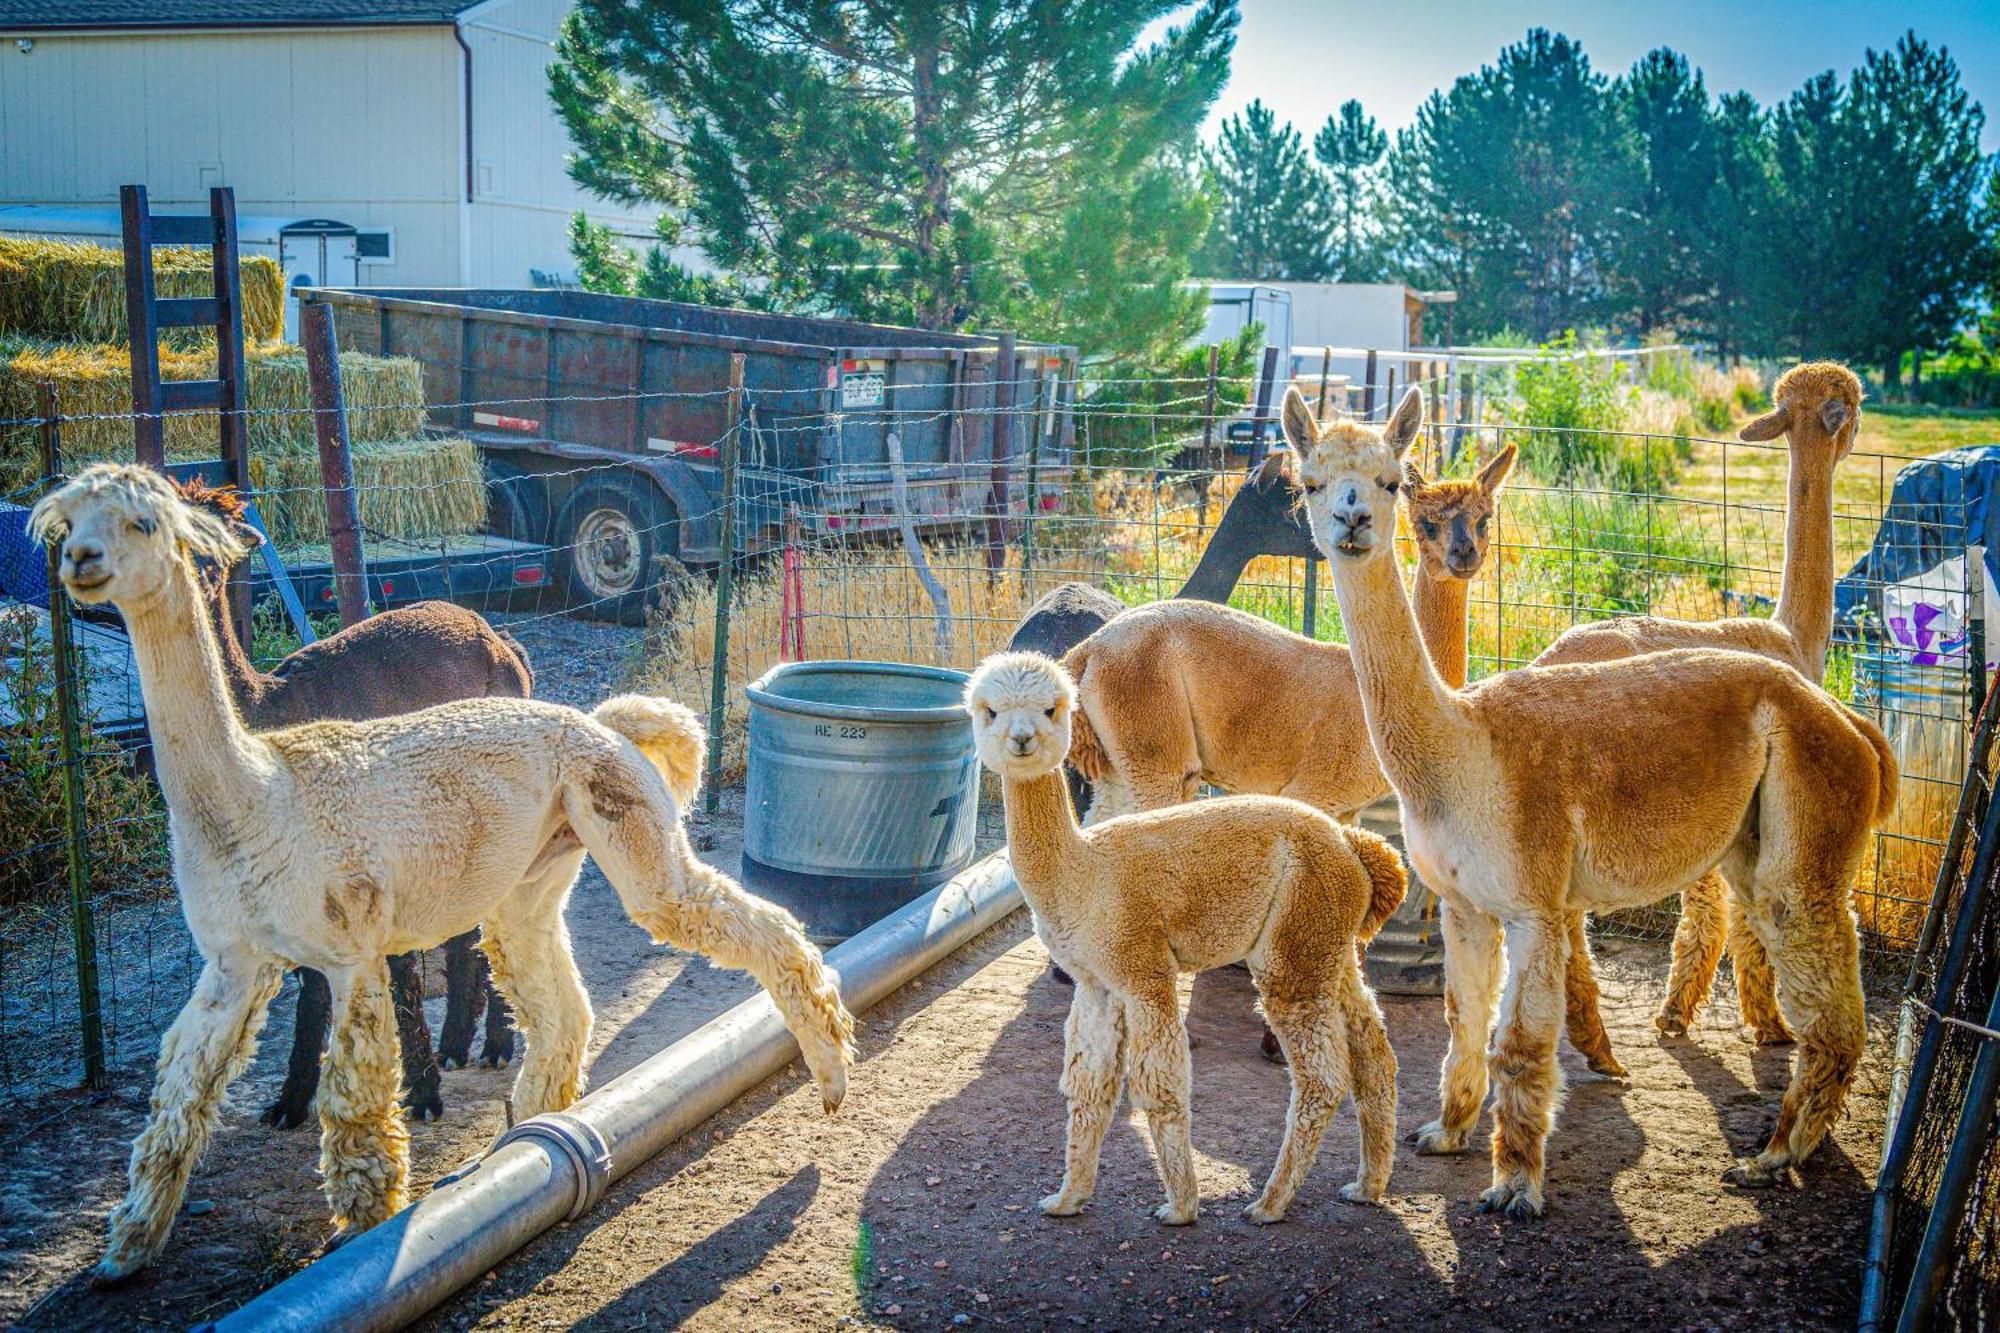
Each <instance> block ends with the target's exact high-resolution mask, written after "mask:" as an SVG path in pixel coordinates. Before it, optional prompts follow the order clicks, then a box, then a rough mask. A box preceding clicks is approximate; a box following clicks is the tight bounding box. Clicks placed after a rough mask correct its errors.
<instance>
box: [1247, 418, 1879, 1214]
mask: <svg viewBox="0 0 2000 1333" xmlns="http://www.w3.org/2000/svg"><path fill="white" fill-rule="evenodd" d="M1283 419H1284V427H1285V434H1286V437H1287V438H1288V439H1289V440H1290V441H1291V444H1292V447H1293V449H1294V450H1296V451H1297V452H1298V454H1299V457H1300V460H1301V477H1302V479H1303V481H1304V483H1305V486H1306V491H1307V500H1306V503H1307V512H1308V514H1309V516H1310V517H1311V519H1312V525H1313V535H1314V537H1315V539H1316V540H1317V541H1318V542H1319V544H1320V548H1321V549H1322V550H1323V551H1324V552H1325V553H1326V555H1327V558H1328V560H1329V561H1330V563H1331V564H1332V567H1333V575H1334V590H1335V592H1336V593H1337V594H1338V596H1339V600H1340V614H1341V620H1342V622H1343V623H1344V624H1345V625H1346V626H1347V632H1348V637H1349V642H1350V643H1351V644H1352V645H1353V649H1354V666H1355V671H1356V673H1357V674H1358V676H1359V677H1360V681H1361V698H1362V704H1363V711H1364V713H1365V715H1366V720H1367V726H1368V732H1369V736H1370V738H1371V739H1372V740H1373V742H1374V745H1375V749H1376V752H1377V754H1378V755H1379V756H1380V757H1381V760H1382V765H1383V768H1384V770H1385V771H1386V772H1387V773H1388V776H1389V780H1390V782H1391V783H1393V784H1394V785H1395V789H1396V795H1397V798H1398V800H1399V802H1400V804H1401V806H1402V813H1403V830H1404V836H1405V839H1406V843H1407V846H1408V848H1409V853H1410V858H1411V861H1412V862H1413V863H1414V864H1415V866H1416V868H1417V871H1418V873H1419V874H1421V875H1422V876H1423V879H1424V882H1425V883H1426V884H1428V885H1430V886H1431V887H1432V888H1434V889H1435V890H1436V891H1437V893H1438V896H1439V899H1440V901H1441V902H1442V905H1443V912H1442V917H1443V922H1442V923H1443V926H1444V936H1445V1012H1446V1015H1447V1018H1448V1020H1449V1022H1450V1024H1451V1041H1450V1047H1449V1050H1448V1052H1447V1054H1446V1056H1445V1062H1444V1071H1443V1076H1442V1101H1443V1108H1442V1111H1441V1113H1440V1115H1439V1117H1438V1119H1436V1120H1435V1121H1433V1122H1431V1123H1430V1124H1428V1125H1426V1126H1424V1128H1423V1129H1422V1130H1420V1131H1419V1132H1418V1134H1417V1138H1416V1142H1417V1145H1418V1149H1419V1151H1423V1152H1459V1151H1462V1150H1463V1149H1464V1147H1465V1143H1466V1139H1467V1136H1468V1135H1469V1134H1470V1132H1471V1130H1472V1127H1473V1124H1474V1122H1475V1121H1476V1120H1477V1119H1478V1117H1479V1111H1480V1107H1481V1104H1482V1103H1483V1102H1484V1101H1485V1098H1486V1091H1487V1081H1488V1075H1489V1062H1490V1073H1491V1078H1492V1081H1493V1084H1494V1087H1495V1097H1494V1106H1493V1120H1494V1128H1493V1140H1492V1156H1493V1183H1492V1185H1491V1187H1490V1188H1489V1189H1487V1190H1486V1191H1485V1193H1484V1194H1482V1195H1481V1196H1480V1201H1481V1206H1482V1207H1483V1208H1486V1209H1500V1210H1504V1211H1506V1212H1507V1213H1508V1214H1509V1215H1511V1216H1517V1217H1525V1216H1534V1215H1538V1214H1539V1213H1540V1212H1541V1211H1542V1208H1543V1198H1544V1194H1543V1177H1544V1171H1543V1152H1544V1147H1545V1144H1546V1141H1547V1138H1548V1134H1549V1131H1550V1129H1551V1127H1552V1124H1553V1120H1554V1115H1555V1109H1556V1103H1557V1100H1558V1096H1559V1093H1560V1088H1561V1071H1560V1068H1559V1066H1558V1065H1557V1063H1556V1038H1557V1034H1558V1031H1559V1030H1560V1027H1561V1025H1562V1021H1563V1013H1564V987H1565V976H1564V972H1565V966H1566V956H1567V953H1568V948H1569V931H1568V922H1569V918H1570V915H1571V914H1572V913H1574V912H1578V911H1585V910H1591V911H1608V910H1614V909H1617V908H1621V907H1629V906H1638V905H1640V904H1644V903H1651V902H1656V901H1658V900H1659V899H1661V898H1663V897H1665V896H1666V895H1668V894H1670V893H1673V892H1675V891H1677V890H1679V889H1680V888H1681V887H1682V886H1684V885H1687V884H1690V883H1693V882H1694V881H1695V880H1697V879H1699V878H1700V877H1701V876H1703V875H1705V874H1707V873H1708V872H1709V871H1710V870H1713V869H1715V868H1717V867H1718V866H1720V867H1722V868H1723V870H1724V871H1725V873H1726V874H1727V875H1728V877H1729V881H1730V883H1731V884H1732V885H1733V886H1734V887H1735V890H1736V892H1737V894H1738V896H1739V898H1740V900H1741V902H1742V905H1743V912H1744V915H1745V917H1746V918H1747V919H1748V920H1749V922H1750V927H1751V929H1752V930H1754V931H1755V932H1756V933H1757V935H1758V937H1759V939H1760V940H1761V941H1762V942H1763V944H1764V947H1765V949H1766V950H1767V952H1768V953H1769V954H1770V957H1771V962H1772V965H1773V967H1774V968H1775V970H1776V972H1777V976H1778V986H1779V997H1778V998H1779V1003H1780V1004H1781V1005H1782V1006H1783V1007H1784V1010H1785V1014H1786V1017H1787V1019H1788V1020H1789V1021H1790V1022H1791V1023H1792V1025H1793V1027H1794V1028H1795V1029H1796V1030H1797V1031H1798V1032H1799V1035H1800V1045H1799V1052H1798V1056H1797V1059H1796V1063H1795V1067H1794V1071H1793V1076H1792V1081H1791V1086H1790V1087H1789V1088H1788V1089H1787V1090H1786V1092H1785V1096H1784V1100H1783V1102H1782V1103H1781V1104H1780V1106H1779V1109H1778V1117H1777V1122H1776V1124H1775V1126H1774V1127H1773V1128H1772V1131H1771V1137H1770V1139H1769V1141H1768V1142H1767V1143H1766V1144H1765V1146H1764V1148H1763V1150H1762V1151H1761V1152H1759V1153H1758V1154H1757V1156H1756V1157H1755V1158H1754V1159H1752V1160H1749V1161H1745V1162H1741V1163H1739V1164H1737V1165H1736V1166H1735V1167H1733V1168H1731V1170H1730V1171H1729V1172H1728V1173H1727V1174H1726V1176H1725V1179H1727V1180H1730V1181H1732V1182H1734V1183H1738V1184H1746V1185H1756V1184H1768V1183H1770V1182H1772V1181H1773V1180H1775V1179H1776V1178H1777V1176H1778V1174H1779V1173H1780V1172H1782V1171H1784V1170H1785V1169H1786V1168H1788V1167H1789V1166H1790V1165H1792V1164H1793V1163H1795V1162H1799V1161H1801V1160H1803V1159H1804V1158H1805V1157H1806V1156H1807V1155H1808V1154H1810V1153H1811V1152H1812V1150H1813V1149H1814V1148H1815V1147H1817V1146H1818V1144H1819V1142H1820V1140H1821V1139H1822V1138H1823V1137H1824V1136H1825V1134H1826V1130H1827V1127H1828V1126H1829V1125H1830V1124H1831V1123H1832V1121H1833V1118H1834V1117H1835V1116H1836V1115H1837V1114H1839V1111H1840V1108H1841V1104H1842V1102H1843V1101H1844V1100H1845V1098H1846V1095H1847V1088H1848V1085H1849V1084H1850V1083H1851V1082H1852V1081H1853V1077H1854V1071H1855V1066H1856V1064H1857V1062H1858V1061H1859V1059H1860V1055H1861V1049H1862V1045H1863V1043H1864V1041H1865V1039H1866V1035H1867V1030H1866V1022H1865V1016H1864V1013H1863V1008H1862V994H1861V976H1860V968H1859V959H1858V955H1859V937H1858V935H1857V932H1856V930H1855V924H1854V914H1853V911H1852V908H1851V906H1850V904H1849V893H1850V884H1851V882H1852V878H1853V875H1854V871H1855V868H1856V866H1857V865H1858V864H1859V861H1860V858H1861V853H1862V850H1863V849H1864V847H1865V846H1866V844H1867V840H1868V835H1869V830H1870V829H1871V828H1872V827H1873V826H1874V825H1876V824H1878V823H1880V822H1881V821H1882V820H1883V819H1885V818H1886V817H1887V816H1888V814H1889V812H1890V810H1891V809H1892V808H1893V806H1894V802H1895V795H1896V765H1895V759H1894V757H1893V756H1892V755H1891V753H1890V751H1889V747H1888V743H1887V742H1886V741H1885V740H1884V739H1883V737H1882V733H1881V732H1880V731H1878V730H1877V729H1876V728H1875V727H1874V726H1872V725H1870V724H1869V723H1868V722H1866V721H1865V720H1863V719H1861V718H1858V717H1856V716H1854V715H1853V714H1852V713H1849V712H1848V711H1847V710H1845V709H1843V708H1841V707H1840V706H1839V705H1838V704H1836V703H1834V702H1833V700H1832V699H1830V698H1829V697H1827V695H1826V694H1825V693H1824V692H1823V691H1821V690H1820V689H1819V688H1818V687H1816V686H1815V685H1813V684H1812V683H1811V682H1809V681H1807V680H1806V679H1805V678H1804V677H1803V676H1801V675H1799V673H1798V672H1796V671H1794V670H1792V669H1791V668H1790V667H1788V666H1784V665H1782V664H1780V663H1777V662H1773V661H1771V660H1769V659H1768V658H1764V657H1759V656H1754V655H1752V654H1749V653H1742V652H1726V651H1718V650H1714V649H1680V650H1676V651H1672V652H1661V653H1652V654H1648V655H1646V656H1643V657H1636V658H1628V659H1625V660H1622V661H1615V662H1604V663H1592V664H1586V665H1580V666H1558V667H1534V668H1529V669H1526V670H1521V671H1510V672H1506V673H1503V674H1501V675H1497V676H1492V677H1489V678H1488V679H1486V680H1484V681H1481V682H1480V683H1479V684H1478V685H1476V686H1474V687H1472V688H1471V689H1467V690H1454V689H1452V688H1451V687H1450V686H1448V685H1446V684H1445V682H1444V681H1442V680H1441V679H1439V677H1438V675H1437V673H1436V671H1435V670H1434V669H1433V668H1432V666H1431V663H1430V659H1429V657H1428V655H1427V654H1426V652H1425V650H1424V645H1423V641H1422V639H1421V637H1420V636H1419V634H1418V632H1417V624H1416V619H1415V617H1414V615H1413V614H1412V613H1411V610H1410V604H1409V599H1408V596H1407V595H1406V594H1405V593H1404V591H1403V584H1402V580H1401V579H1400V578H1399V577H1398V576H1397V572H1396V562H1395V559H1394V557H1393V555H1392V554H1391V553H1390V550H1391V543H1390V541H1389V535H1390V534H1391V533H1393V531H1394V524H1395V517H1396V490H1397V486H1398V483H1400V481H1401V480H1402V477H1403V467H1402V456H1403V454H1404V452H1405V451H1406V450H1407V449H1408V448H1409V446H1410V444H1411V442H1412V441H1413V440H1415V439H1416V437H1417V433H1418V431H1419V430H1420V429H1421V428H1422V425H1423V399H1422V397H1421V396H1420V395H1417V394H1414V393H1412V394H1409V395H1406V396H1405V397H1404V399H1403V401H1402V402H1401V403H1400V404H1398V405H1397V408H1396V411H1395V414H1394V415H1393V416H1392V417H1391V418H1390V420H1389V423H1388V425H1387V427H1386V428H1385V429H1372V428H1369V427H1365V426H1359V425H1355V424H1352V423H1340V424H1337V425H1334V426H1331V427H1328V428H1326V429H1324V430H1322V429H1320V428H1319V427H1318V426H1317V425H1316V424H1315V422H1314V421H1313V417H1312V412H1311V410H1310V409H1309V408H1307V407H1306V405H1305V402H1304V400H1303V399H1301V398H1300V397H1299V395H1298V394H1297V392H1296V391H1294V392H1292V393H1289V394H1287V395H1286V398H1285V406H1284V413H1283ZM1666 793H1671V797H1672V798H1671V799H1663V794H1666ZM1503 937H1504V939H1505V942H1506V967H1505V972H1506V986H1505V990H1504V994H1503V991H1502V987H1501V976H1502V967H1501V941H1502V938H1503ZM1496 1006H1497V1007H1498V1009H1499V1028H1498V1030H1497V1032H1495V1031H1494V1013H1495V1009H1496ZM1489 1034H1491V1035H1492V1037H1493V1041H1492V1047H1491V1053H1490V1056H1489V1052H1488V1037H1489Z"/></svg>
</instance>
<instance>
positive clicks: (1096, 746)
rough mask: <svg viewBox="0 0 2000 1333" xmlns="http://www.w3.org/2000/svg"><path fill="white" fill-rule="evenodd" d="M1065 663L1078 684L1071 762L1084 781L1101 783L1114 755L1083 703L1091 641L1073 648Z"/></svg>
mask: <svg viewBox="0 0 2000 1333" xmlns="http://www.w3.org/2000/svg"><path fill="white" fill-rule="evenodd" d="M1062 664H1063V669H1064V670H1065V671H1067V672H1069V678H1070V679H1071V680H1073V681H1075V682H1076V687H1077V690H1076V707H1074V708H1072V709H1071V710H1070V723H1069V766H1070V767H1071V768H1073V769H1075V770H1076V771H1077V772H1078V773H1079V774H1081V775H1082V777H1083V780H1084V781H1086V782H1089V783H1093V784H1094V783H1099V782H1102V781H1104V779H1105V777H1106V776H1108V775H1109V774H1110V772H1111V757H1110V756H1109V755H1107V754H1105V753H1104V742H1103V741H1102V740H1100V739H1098V735H1097V728H1096V727H1093V726H1092V725H1091V724H1090V712H1089V710H1088V709H1086V708H1085V707H1084V706H1083V673H1084V672H1085V671H1088V670H1089V669H1090V653H1089V645H1088V644H1079V645H1077V646H1076V647H1075V648H1072V649H1070V651H1069V654H1068V655H1067V656H1066V657H1064V658H1063V662H1062Z"/></svg>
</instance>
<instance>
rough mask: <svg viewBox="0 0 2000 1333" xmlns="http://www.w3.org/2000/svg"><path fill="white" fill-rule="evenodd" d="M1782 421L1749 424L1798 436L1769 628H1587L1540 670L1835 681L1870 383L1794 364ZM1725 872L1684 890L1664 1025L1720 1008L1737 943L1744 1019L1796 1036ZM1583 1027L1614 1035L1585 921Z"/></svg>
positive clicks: (1573, 976)
mask: <svg viewBox="0 0 2000 1333" xmlns="http://www.w3.org/2000/svg"><path fill="white" fill-rule="evenodd" d="M1771 399H1772V403H1773V408H1772V410H1771V411H1770V412H1767V413H1765V414H1764V415H1763V416H1761V417H1759V418H1757V419H1756V420H1755V421H1751V422H1747V423H1745V425H1744V427H1743V429H1742V431H1741V432H1739V433H1740V434H1741V435H1742V437H1743V438H1744V439H1745V440H1769V439H1773V438H1775V437H1777V436H1778V435H1779V434H1784V435H1786V436H1787V437H1788V439H1787V443H1788V445H1789V454H1790V480H1789V486H1788V491H1787V496H1786V505H1785V568H1784V574H1783V577H1782V581H1781V582H1780V584H1779V588H1778V605H1777V609H1776V610H1775V611H1774V612H1773V613H1772V616H1771V618H1770V619H1769V620H1761V619H1756V618H1753V617H1749V616H1737V617H1732V618H1730V619H1726V620H1714V621H1704V622H1690V621H1685V620H1668V619H1665V618H1664V617H1661V616H1627V617H1621V618H1619V619H1616V620H1600V621H1595V622H1593V623H1590V624H1585V625H1576V626H1573V627H1572V628H1570V629H1569V630H1567V631H1565V632H1564V633H1563V635H1562V636H1561V637H1560V638H1558V639H1557V640H1556V641H1555V642H1554V643H1552V644H1550V645H1549V646H1548V648H1547V649H1545V650H1544V651H1543V653H1542V655H1541V656H1540V657H1537V658H1536V659H1535V662H1534V664H1535V665H1536V666H1554V665H1558V664H1561V663H1566V662H1610V661H1614V660H1616V659H1618V658H1621V657H1635V656H1637V655H1639V654H1640V653H1654V652H1659V651H1661V650H1663V649H1668V648H1736V649H1740V650H1742V651H1744V652H1752V653H1761V654H1763V655H1764V656H1765V657H1768V658H1771V659H1772V660H1774V661H1778V662H1783V663H1784V664H1785V665H1786V666H1788V667H1791V668H1792V669H1793V670H1795V671H1797V672H1798V673H1799V674H1800V675H1802V676H1804V677H1805V678H1806V679H1807V680H1811V681H1818V680H1820V679H1822V678H1823V677H1824V676H1825V673H1826V646H1827V640H1828V639H1830V638H1831V637H1832V635H1833V581H1834V572H1833V474H1834V469H1835V468H1836V467H1838V466H1839V464H1840V461H1841V460H1842V459H1843V458H1846V457H1847V455H1848V452H1849V451H1850V450H1851V449H1853V448H1854V436H1855V433H1856V432H1857V430H1858V429H1859V427H1860V422H1861V381H1860V380H1859V379H1857V378H1856V377H1855V375H1854V372H1853V371H1851V370H1849V369H1848V368H1847V367H1846V366H1842V365H1837V364H1835V363H1833V362H1831V361H1813V362H1808V363H1806V364H1804V365H1797V366H1793V367H1792V368H1791V369H1790V370H1788V371H1786V372H1785V373H1784V374H1783V375H1782V376H1780V377H1779V378H1778V383H1777V385H1776V386H1775V387H1774V388H1773V389H1772V391H1771ZM1728 890H1729V885H1728V884H1727V883H1726V882H1725V881H1724V880H1723V878H1722V876H1721V875H1720V874H1719V873H1716V872H1711V873H1709V874H1707V875H1704V876H1703V877H1702V878H1701V879H1699V880H1697V881H1695V882H1694V883H1693V884H1690V885H1688V886H1687V887H1686V888H1685V889H1683V890H1681V919H1680V926H1679V928H1678V929H1677V930H1676V931H1675V932H1674V951H1673V958H1674V962H1673V970H1672V971H1671V972H1670V973H1669V975H1668V978H1667V996H1666V999H1665V1001H1664V1002H1663V1003H1662V1004H1661V1006H1660V1012H1659V1015H1658V1017H1656V1018H1655V1019H1654V1020H1653V1022H1654V1023H1655V1024H1656V1025H1657V1026H1658V1027H1659V1029H1660V1030H1661V1031H1662V1032H1664V1033H1666V1034H1667V1035H1669V1036H1674V1037H1679V1036H1685V1035H1686V1034H1687V1031H1688V1029H1689V1028H1690V1027H1691V1026H1693V1024H1694V1019H1695V1015H1696V1014H1697V1013H1699V1012H1700V1010H1701V1007H1702V1005H1704V1004H1706V1003H1707V1002H1708V997H1709V993H1710V991H1711V990H1712V989H1713V988H1714V983H1715V972H1716V968H1717V967H1718V966H1719V965H1720V964H1721V962H1722V954H1723V947H1724V940H1725V938H1726V939H1727V941H1728V950H1729V953H1730V956H1731V958H1732V959H1733V960H1734V965H1735V968H1736V989H1737V995H1738V999H1739V1001H1740V1002H1741V1004H1742V1008H1743V1020H1744V1022H1745V1023H1746V1024H1747V1025H1748V1026H1749V1029H1750V1032H1751V1034H1752V1035H1753V1036H1754V1037H1755V1039H1756V1040H1757V1041H1758V1042H1759V1043H1762V1044H1777V1043H1783V1042H1788V1041H1790V1040H1791V1039H1792V1034H1791V1030H1790V1029H1789V1028H1787V1027H1786V1026H1785V1020H1784V1016H1783V1015H1782V1014H1781V1013H1780V1012H1779V1011H1778V1004H1777V1000H1776V998H1775V995H1774V992H1773V987H1774V986H1775V978H1774V977H1773V976H1772V975H1771V964H1770V961H1769V960H1768V959H1767V958H1765V956H1764V946H1763V945H1762V944H1760V943H1759V942H1758V940H1757V935H1756V932H1755V931H1753V930H1751V929H1750V927H1749V923H1748V922H1747V921H1745V920H1744V917H1743V912H1742V909H1741V908H1740V907H1739V906H1738V905H1737V903H1736V900H1735V898H1734V897H1733V896H1732V895H1730V893H1729V891H1728ZM1570 936H1571V942H1572V943H1571V950H1570V960H1569V967H1570V1003H1571V1005H1572V1008H1573V1010H1574V1009H1577V1008H1578V1007H1579V1006H1582V1007H1583V1008H1585V1009H1587V1011H1588V1012H1580V1011H1579V1012H1574V1013H1573V1014H1572V1027H1573V1028H1581V1029H1583V1030H1585V1031H1589V1030H1592V1029H1594V1030H1595V1031H1596V1032H1598V1033H1600V1034H1601V1033H1602V1032H1603V1030H1604V1025H1603V1021H1602V1020H1601V1019H1600V1018H1599V1017H1598V1015H1597V1004H1596V995H1597V984H1596V981H1595V980H1594V979H1593V978H1592V977H1591V975H1590V955H1589V953H1588V952H1587V949H1586V948H1585V947H1584V946H1583V917H1582V915H1581V914H1579V915H1577V916H1576V917H1575V919H1574V920H1572V921H1571V923H1570Z"/></svg>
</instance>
